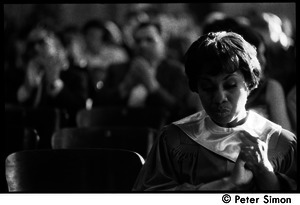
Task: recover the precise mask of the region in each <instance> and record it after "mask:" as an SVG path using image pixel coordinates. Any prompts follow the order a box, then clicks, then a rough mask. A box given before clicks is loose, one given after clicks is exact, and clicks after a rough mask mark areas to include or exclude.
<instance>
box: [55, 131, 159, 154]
mask: <svg viewBox="0 0 300 205" xmlns="http://www.w3.org/2000/svg"><path fill="white" fill-rule="evenodd" d="M156 134H157V131H156V130H154V129H151V128H147V127H82V128H63V129H61V130H58V131H57V132H55V133H54V135H53V136H52V140H51V143H52V148H53V149H74V148H117V149H128V150H132V151H135V152H137V153H139V154H141V155H142V156H143V157H144V158H146V157H147V155H148V153H149V151H150V149H151V147H152V144H153V141H154V138H155V137H156Z"/></svg>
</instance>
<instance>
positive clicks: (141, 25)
mask: <svg viewBox="0 0 300 205" xmlns="http://www.w3.org/2000/svg"><path fill="white" fill-rule="evenodd" d="M149 26H154V27H155V28H156V30H157V31H158V33H159V34H160V35H163V30H162V26H161V24H159V23H158V22H155V21H143V22H141V23H139V24H138V25H137V26H136V27H135V28H134V31H133V35H134V34H135V33H136V32H137V31H138V30H141V29H143V28H146V27H149Z"/></svg>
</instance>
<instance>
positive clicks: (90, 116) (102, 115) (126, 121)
mask: <svg viewBox="0 0 300 205" xmlns="http://www.w3.org/2000/svg"><path fill="white" fill-rule="evenodd" d="M168 115H169V113H168V112H167V111H166V110H164V109H162V108H155V107H146V108H128V107H123V106H101V107H94V108H92V109H90V110H87V109H82V110H80V111H78V113H77V116H76V123H77V126H78V127H94V126H136V127H138V126H142V127H151V128H154V129H160V128H162V126H163V125H165V123H166V120H167V118H168Z"/></svg>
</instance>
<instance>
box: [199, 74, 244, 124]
mask: <svg viewBox="0 0 300 205" xmlns="http://www.w3.org/2000/svg"><path fill="white" fill-rule="evenodd" d="M197 89H198V94H199V97H200V100H201V102H202V105H203V108H204V109H205V111H206V113H207V114H208V115H209V116H210V118H211V119H212V120H213V121H214V122H215V123H217V124H218V125H220V126H222V127H232V126H236V125H238V124H239V121H240V120H242V119H244V118H245V117H246V108H245V105H246V102H247V97H248V94H249V91H248V88H247V86H246V82H245V79H244V76H243V75H242V73H241V72H240V71H236V72H234V73H219V74H217V75H210V74H207V72H205V71H204V73H203V74H202V75H201V76H200V77H199V79H198V87H197Z"/></svg>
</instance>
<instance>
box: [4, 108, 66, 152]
mask: <svg viewBox="0 0 300 205" xmlns="http://www.w3.org/2000/svg"><path fill="white" fill-rule="evenodd" d="M64 114H65V113H64V112H63V111H62V110H59V109H57V108H49V107H39V108H34V107H22V106H14V105H5V125H6V126H24V127H31V128H34V129H35V130H36V131H37V133H38V135H39V136H40V142H39V148H41V149H47V148H51V137H52V134H53V133H54V132H55V131H56V130H58V129H59V128H60V127H62V121H65V119H64V118H65V117H66V116H64Z"/></svg>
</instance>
